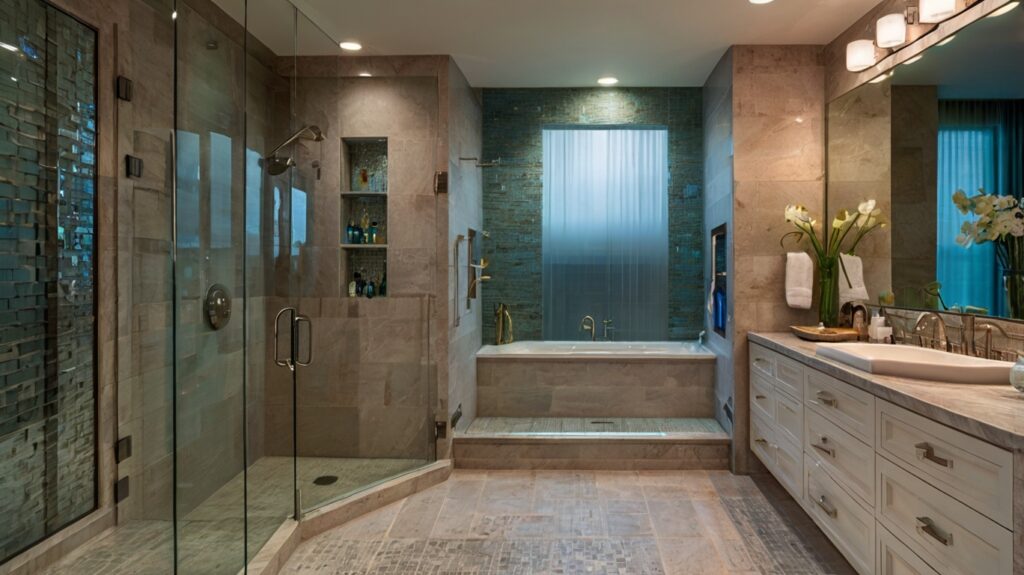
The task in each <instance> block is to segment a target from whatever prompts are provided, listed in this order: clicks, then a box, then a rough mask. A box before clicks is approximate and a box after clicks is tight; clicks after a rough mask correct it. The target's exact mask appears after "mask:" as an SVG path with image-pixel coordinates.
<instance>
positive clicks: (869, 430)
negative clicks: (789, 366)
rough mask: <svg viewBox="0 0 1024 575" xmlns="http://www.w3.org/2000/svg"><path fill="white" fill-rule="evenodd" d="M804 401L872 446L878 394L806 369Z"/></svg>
mask: <svg viewBox="0 0 1024 575" xmlns="http://www.w3.org/2000/svg"><path fill="white" fill-rule="evenodd" d="M804 389H805V393H804V404H805V405H807V406H809V407H811V408H812V409H817V410H818V413H821V414H822V415H824V416H825V417H826V418H827V419H828V420H829V421H831V422H832V423H835V424H836V425H838V426H839V427H841V428H843V430H845V431H848V432H850V433H852V434H853V435H854V436H856V437H857V439H860V440H861V441H863V442H864V443H867V444H868V445H871V446H873V445H874V443H875V396H873V395H871V394H870V393H868V392H866V391H863V390H860V389H857V388H856V387H853V386H852V385H849V384H846V383H843V382H841V381H839V380H838V379H836V378H834V377H830V376H828V375H825V374H824V373H821V372H819V371H816V370H813V369H811V370H807V386H806V387H805V388H804Z"/></svg>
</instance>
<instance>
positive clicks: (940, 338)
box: [912, 311, 950, 351]
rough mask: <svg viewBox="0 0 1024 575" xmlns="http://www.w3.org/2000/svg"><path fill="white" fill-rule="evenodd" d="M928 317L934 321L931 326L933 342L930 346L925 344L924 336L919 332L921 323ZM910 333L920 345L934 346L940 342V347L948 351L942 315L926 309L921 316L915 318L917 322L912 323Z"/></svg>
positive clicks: (947, 340) (948, 346)
mask: <svg viewBox="0 0 1024 575" xmlns="http://www.w3.org/2000/svg"><path fill="white" fill-rule="evenodd" d="M928 319H931V320H932V321H934V322H935V325H934V327H933V328H932V338H931V339H932V341H933V342H934V343H933V344H932V345H931V346H926V345H925V342H924V336H923V335H921V333H920V331H921V329H922V326H923V324H924V323H925V322H926V321H927V320H928ZM912 333H913V334H914V335H916V336H917V337H918V340H919V341H920V343H921V347H934V346H935V345H937V344H940V343H941V345H942V349H944V350H945V351H950V345H949V337H948V336H947V334H946V322H944V321H943V320H942V316H940V315H939V314H937V313H935V312H933V311H926V312H924V313H922V314H921V317H920V318H919V319H918V320H917V323H915V324H914V329H913V331H912Z"/></svg>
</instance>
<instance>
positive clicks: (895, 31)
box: [875, 13, 907, 48]
mask: <svg viewBox="0 0 1024 575" xmlns="http://www.w3.org/2000/svg"><path fill="white" fill-rule="evenodd" d="M906 41H907V19H906V17H904V16H903V14H902V13H900V14H889V15H888V16H882V17H881V18H879V19H878V23H877V24H875V43H876V44H878V47H879V48H895V47H896V46H899V45H900V44H904V43H905V42H906Z"/></svg>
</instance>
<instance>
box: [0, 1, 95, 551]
mask: <svg viewBox="0 0 1024 575" xmlns="http://www.w3.org/2000/svg"><path fill="white" fill-rule="evenodd" d="M0 42H3V43H4V44H5V46H4V47H5V48H6V49H5V50H2V51H0V99H2V100H3V103H4V105H3V107H2V108H0V515H2V516H3V517H4V521H3V525H2V526H0V561H2V560H5V559H7V558H9V557H11V556H12V555H14V554H16V553H17V552H19V551H20V550H22V549H24V548H25V547H27V546H29V545H31V544H33V543H35V542H36V541H38V540H40V539H42V538H43V537H46V536H47V535H48V534H50V533H53V532H54V531H56V530H58V529H60V528H61V527H63V526H65V525H67V524H68V523H70V522H72V521H74V520H75V519H77V518H79V517H81V516H82V515H84V514H86V513H88V512H89V511H91V510H92V509H93V508H94V507H95V494H96V489H95V478H96V459H95V441H96V440H95V382H94V374H95V367H94V361H93V356H94V344H95V330H94V324H95V321H94V319H95V318H94V313H95V310H94V307H93V303H94V293H95V277H94V261H93V257H94V253H95V250H94V240H95V221H94V208H95V206H94V201H95V182H96V179H95V178H96V86H95V60H94V58H95V53H96V34H95V32H94V31H93V30H91V29H89V28H87V27H85V26H83V25H82V24H80V23H79V22H77V21H75V20H74V19H72V18H71V17H70V16H68V15H66V14H64V13H62V12H60V11H58V10H56V9H55V8H52V7H50V6H48V5H47V4H44V3H43V2H39V1H37V0H0ZM12 48H13V49H12Z"/></svg>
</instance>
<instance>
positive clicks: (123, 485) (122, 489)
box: [114, 476, 131, 503]
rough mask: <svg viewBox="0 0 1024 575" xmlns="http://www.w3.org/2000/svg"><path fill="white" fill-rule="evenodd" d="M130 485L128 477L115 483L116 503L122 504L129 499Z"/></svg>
mask: <svg viewBox="0 0 1024 575" xmlns="http://www.w3.org/2000/svg"><path fill="white" fill-rule="evenodd" d="M130 483H131V482H130V481H129V477H128V476H125V477H122V478H121V479H118V480H117V482H116V483H114V503H120V502H122V501H124V500H125V499H128V495H129V492H130V489H129V485H130Z"/></svg>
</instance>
